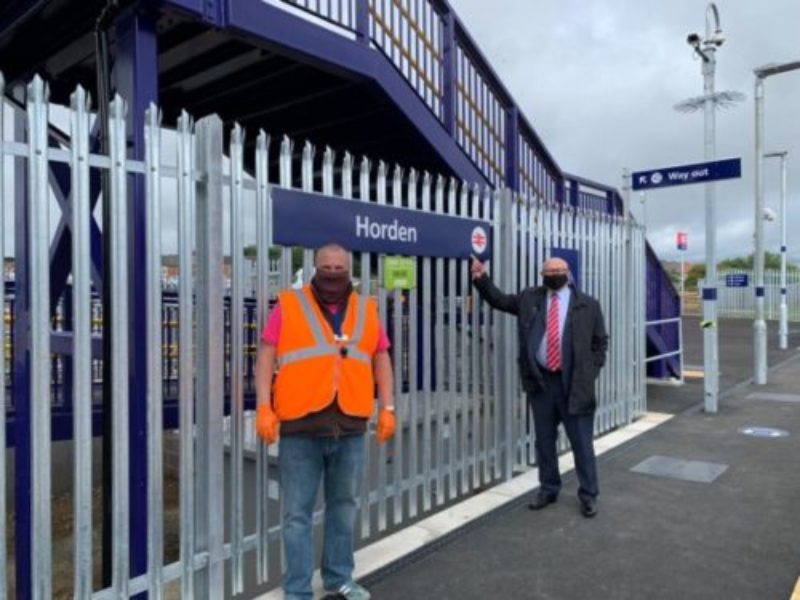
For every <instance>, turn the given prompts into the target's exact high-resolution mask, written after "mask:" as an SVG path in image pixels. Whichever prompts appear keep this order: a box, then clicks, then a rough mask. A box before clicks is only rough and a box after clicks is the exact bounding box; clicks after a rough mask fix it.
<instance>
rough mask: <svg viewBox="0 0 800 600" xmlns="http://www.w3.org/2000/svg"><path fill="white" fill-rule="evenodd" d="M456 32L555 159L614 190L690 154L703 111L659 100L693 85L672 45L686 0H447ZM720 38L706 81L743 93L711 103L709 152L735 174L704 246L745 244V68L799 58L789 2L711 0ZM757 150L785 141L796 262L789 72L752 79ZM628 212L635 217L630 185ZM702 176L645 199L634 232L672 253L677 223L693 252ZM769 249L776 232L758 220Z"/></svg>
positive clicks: (689, 12)
mask: <svg viewBox="0 0 800 600" xmlns="http://www.w3.org/2000/svg"><path fill="white" fill-rule="evenodd" d="M450 3H451V5H452V6H453V8H454V9H455V10H456V12H457V13H458V15H459V17H460V18H461V20H462V22H463V23H464V24H465V25H466V27H467V29H468V31H470V33H471V34H472V36H473V38H474V39H475V40H476V41H477V43H478V45H479V46H480V48H481V49H482V50H483V52H484V54H485V55H486V57H487V58H488V59H489V61H490V63H491V64H492V65H493V67H494V69H495V71H496V72H497V73H498V74H499V75H500V77H501V79H502V81H503V82H504V83H505V85H506V87H507V88H508V90H509V91H510V92H511V94H512V95H513V97H514V99H515V100H516V102H517V103H518V105H519V106H520V108H521V109H522V112H523V113H524V114H525V115H526V116H527V117H528V120H529V121H530V122H531V123H532V124H533V126H534V128H535V129H536V130H537V132H538V133H539V135H540V137H541V138H542V140H543V141H544V143H545V145H546V146H547V147H548V149H549V150H550V151H551V153H552V154H553V156H554V157H555V159H556V161H557V162H558V164H559V165H560V166H561V168H562V169H564V170H565V171H567V172H570V173H575V174H578V175H582V176H584V177H588V178H590V179H593V180H596V181H600V182H603V183H606V184H610V185H615V186H621V174H622V169H623V168H624V167H628V168H630V169H631V170H633V171H637V170H647V169H650V168H657V167H663V166H670V165H680V164H687V163H693V162H702V161H703V160H704V157H703V114H702V111H700V112H697V113H693V114H688V115H687V114H682V113H679V112H676V111H675V110H674V108H673V106H674V105H675V104H676V103H677V102H680V101H681V100H684V99H686V98H689V97H693V96H700V95H702V93H703V78H702V74H701V63H700V61H699V60H696V59H694V58H693V56H692V52H691V48H690V47H689V46H688V45H687V43H686V35H687V34H688V33H690V32H697V33H700V34H701V36H702V35H703V34H704V33H705V11H706V6H707V3H706V2H701V1H698V0H669V1H667V0H591V1H587V0H537V1H531V0H492V1H491V2H487V0H450ZM717 7H718V8H719V13H720V20H721V24H722V30H723V32H724V34H725V35H726V37H727V41H726V42H725V44H724V45H723V46H722V48H721V49H720V50H719V51H718V52H717V61H718V62H717V73H716V89H717V90H718V91H720V90H736V91H740V92H743V93H744V94H746V96H747V99H746V100H745V101H744V102H742V103H740V104H739V105H737V106H736V107H734V108H730V109H723V110H719V111H718V112H717V156H718V157H719V158H727V157H741V158H742V171H743V173H742V178H741V179H739V180H730V181H724V182H721V183H719V184H717V186H716V187H717V215H718V234H717V237H718V253H719V256H720V257H726V256H738V255H742V254H747V253H750V252H752V251H753V227H754V194H755V187H754V186H755V184H754V168H755V167H754V156H755V148H754V139H755V125H754V105H753V86H754V77H753V68H755V67H758V66H761V65H764V64H766V63H770V62H787V61H792V60H798V59H800V29H798V28H799V27H800V0H760V1H756V0H720V1H719V2H717ZM765 87H766V130H765V147H766V150H767V151H777V150H788V151H789V159H788V170H789V178H788V179H789V183H788V202H787V204H788V213H789V219H788V240H789V241H788V245H789V255H790V257H792V258H793V259H794V260H797V261H800V235H798V234H797V232H798V231H800V71H796V72H793V73H786V74H783V75H779V76H775V77H773V78H769V79H767V80H766V86H765ZM764 175H765V181H766V204H767V206H768V207H773V208H774V209H775V210H776V212H777V211H778V208H779V203H780V200H779V198H780V195H779V194H780V183H779V182H780V169H779V161H778V160H777V159H770V160H768V161H767V162H766V164H765V173H764ZM634 200H635V202H634V211H635V214H636V215H637V217H641V216H642V211H641V207H640V205H639V197H638V194H637V195H636V196H634ZM703 202H704V199H703V186H702V185H692V186H685V187H674V188H666V189H661V190H657V191H652V192H650V193H649V194H648V197H647V224H648V237H649V239H650V242H651V243H652V244H653V246H654V247H655V249H656V251H657V253H658V254H659V256H661V257H662V258H663V259H672V258H678V257H679V253H678V252H677V251H676V250H675V232H676V231H678V230H683V231H688V233H689V252H687V253H686V258H687V259H689V260H703V259H704V256H705V235H704V232H705V217H704V208H703V206H704V205H703ZM766 240H767V249H768V250H771V251H778V249H779V246H780V228H779V226H778V224H777V222H773V223H768V224H767V226H766Z"/></svg>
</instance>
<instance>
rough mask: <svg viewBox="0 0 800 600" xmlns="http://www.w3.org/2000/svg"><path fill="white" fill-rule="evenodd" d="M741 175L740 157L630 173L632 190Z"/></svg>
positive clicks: (731, 177)
mask: <svg viewBox="0 0 800 600" xmlns="http://www.w3.org/2000/svg"><path fill="white" fill-rule="evenodd" d="M741 176H742V159H740V158H727V159H725V160H717V161H712V162H705V163H695V164H691V165H679V166H676V167H663V168H661V169H652V170H650V171H638V172H636V173H633V174H632V175H631V181H632V183H633V189H634V190H649V189H653V188H662V187H670V186H674V185H688V184H691V183H706V182H709V181H717V180H720V179H736V178H738V177H741Z"/></svg>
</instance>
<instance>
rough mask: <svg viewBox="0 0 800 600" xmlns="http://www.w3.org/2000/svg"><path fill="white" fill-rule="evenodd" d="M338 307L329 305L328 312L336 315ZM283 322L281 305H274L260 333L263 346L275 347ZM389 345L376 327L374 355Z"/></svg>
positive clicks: (380, 330)
mask: <svg viewBox="0 0 800 600" xmlns="http://www.w3.org/2000/svg"><path fill="white" fill-rule="evenodd" d="M338 309H339V307H338V306H336V305H335V304H331V305H329V306H328V310H329V311H331V312H332V313H336V312H337V311H338ZM282 321H283V317H282V316H281V305H280V304H276V305H275V308H273V309H272V312H271V313H270V314H269V318H268V319H267V324H266V326H265V327H264V331H262V332H261V341H262V342H264V343H265V344H269V345H270V346H277V345H278V339H280V337H281V322H282ZM390 346H391V343H390V342H389V336H387V335H386V331H384V329H383V325H381V324H379V325H378V344H377V345H376V346H375V354H377V353H378V352H386V351H387V350H388V349H389V347H390Z"/></svg>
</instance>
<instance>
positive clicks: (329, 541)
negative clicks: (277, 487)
mask: <svg viewBox="0 0 800 600" xmlns="http://www.w3.org/2000/svg"><path fill="white" fill-rule="evenodd" d="M278 465H279V469H280V482H281V497H282V500H283V529H282V531H281V533H282V536H283V551H284V555H285V559H286V560H285V567H286V573H285V575H284V580H283V591H284V594H285V595H284V598H286V599H287V600H288V599H292V600H295V599H297V600H299V599H301V598H303V599H305V598H309V599H310V598H312V592H311V576H312V574H313V572H314V533H313V527H312V517H313V512H314V504H315V502H316V499H317V490H318V489H319V482H320V479H322V478H323V475H324V490H325V538H324V541H323V546H322V565H321V571H322V582H323V584H324V586H325V589H327V590H333V589H338V588H339V587H340V586H341V585H342V584H345V583H350V582H351V581H352V578H353V529H354V525H355V517H356V491H357V490H358V488H359V482H360V481H361V473H362V471H363V468H364V435H363V434H359V435H348V436H342V437H339V438H333V437H307V436H301V435H289V436H286V437H281V438H280V442H279V445H278Z"/></svg>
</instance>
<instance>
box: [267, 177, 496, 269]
mask: <svg viewBox="0 0 800 600" xmlns="http://www.w3.org/2000/svg"><path fill="white" fill-rule="evenodd" d="M270 190H271V194H272V218H273V222H272V225H273V232H274V233H273V241H274V243H275V244H278V245H281V246H302V247H305V248H317V247H319V246H322V245H324V244H327V243H330V242H336V243H339V244H342V245H343V246H345V247H347V248H348V249H349V250H353V251H355V252H380V253H382V254H399V255H402V256H432V257H444V258H469V256H470V254H474V255H475V256H477V257H478V258H480V259H481V260H487V259H488V258H490V256H491V247H492V243H491V242H492V228H491V226H490V225H489V223H488V222H487V221H482V220H478V219H467V218H464V217H456V216H448V215H439V214H433V213H428V212H422V211H419V210H413V209H409V208H397V207H393V206H387V205H380V204H375V203H373V202H360V201H357V200H347V199H344V198H339V197H335V196H325V195H322V194H315V193H311V192H303V191H300V190H292V189H287V188H282V187H277V186H273V187H271V188H270Z"/></svg>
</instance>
